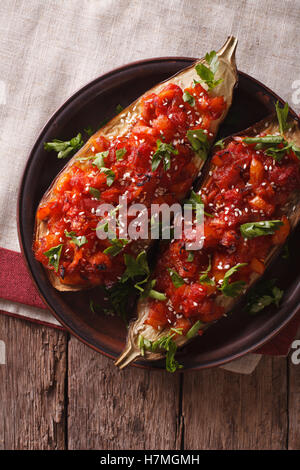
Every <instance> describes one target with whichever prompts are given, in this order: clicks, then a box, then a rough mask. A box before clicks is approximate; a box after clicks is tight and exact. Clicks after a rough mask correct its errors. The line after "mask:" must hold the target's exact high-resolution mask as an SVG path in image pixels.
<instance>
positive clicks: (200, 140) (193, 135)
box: [186, 129, 209, 161]
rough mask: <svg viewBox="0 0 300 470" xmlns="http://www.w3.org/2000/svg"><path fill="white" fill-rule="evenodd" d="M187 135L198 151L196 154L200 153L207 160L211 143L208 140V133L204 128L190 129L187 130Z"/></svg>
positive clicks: (194, 148) (195, 150)
mask: <svg viewBox="0 0 300 470" xmlns="http://www.w3.org/2000/svg"><path fill="white" fill-rule="evenodd" d="M186 136H187V138H188V140H189V141H190V144H191V146H192V149H193V150H194V152H196V154H197V155H199V157H200V158H201V159H202V160H204V161H205V160H206V158H207V154H208V150H209V144H208V140H207V135H206V134H205V132H204V131H203V129H192V130H189V131H187V133H186Z"/></svg>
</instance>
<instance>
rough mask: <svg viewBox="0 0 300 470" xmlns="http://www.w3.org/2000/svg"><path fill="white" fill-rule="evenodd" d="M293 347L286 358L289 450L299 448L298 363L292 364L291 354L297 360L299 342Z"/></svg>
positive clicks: (299, 396)
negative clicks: (287, 371)
mask: <svg viewBox="0 0 300 470" xmlns="http://www.w3.org/2000/svg"><path fill="white" fill-rule="evenodd" d="M297 338H298V341H299V339H300V330H299V331H298V336H297ZM295 346H296V348H295V349H291V353H290V355H289V358H288V368H289V374H288V376H289V386H288V391H289V402H288V403H289V436H288V448H289V449H291V450H299V449H300V364H293V362H292V354H293V353H294V355H295V356H296V357H295V359H297V360H299V357H300V354H299V353H298V350H299V342H298V343H297V344H296V345H295Z"/></svg>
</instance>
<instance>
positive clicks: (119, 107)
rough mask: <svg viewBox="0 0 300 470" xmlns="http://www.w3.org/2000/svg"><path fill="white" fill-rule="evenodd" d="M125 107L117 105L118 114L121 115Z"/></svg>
mask: <svg viewBox="0 0 300 470" xmlns="http://www.w3.org/2000/svg"><path fill="white" fill-rule="evenodd" d="M123 109H124V108H123V106H122V105H121V104H117V106H116V113H117V114H119V113H121V112H122V111H123Z"/></svg>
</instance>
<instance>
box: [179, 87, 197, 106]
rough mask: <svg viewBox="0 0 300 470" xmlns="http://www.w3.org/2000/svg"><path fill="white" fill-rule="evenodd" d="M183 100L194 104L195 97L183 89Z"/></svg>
mask: <svg viewBox="0 0 300 470" xmlns="http://www.w3.org/2000/svg"><path fill="white" fill-rule="evenodd" d="M182 98H183V101H185V102H186V103H189V104H190V105H191V106H195V102H196V101H195V98H194V97H193V95H191V94H190V93H189V92H188V91H185V92H184V93H183V97H182Z"/></svg>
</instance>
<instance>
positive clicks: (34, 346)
mask: <svg viewBox="0 0 300 470" xmlns="http://www.w3.org/2000/svg"><path fill="white" fill-rule="evenodd" d="M0 340H1V341H4V342H5V345H6V360H5V362H6V364H2V365H0V449H109V450H110V449H165V450H169V449H287V448H289V449H299V448H300V399H299V396H300V365H298V366H297V365H293V364H292V363H291V361H290V358H271V357H267V356H265V357H263V358H262V360H261V362H260V363H259V365H258V367H257V369H256V370H255V372H254V373H253V374H252V375H249V376H247V375H240V374H234V373H231V372H226V371H224V370H220V369H209V370H205V371H202V372H189V373H186V374H175V375H169V374H167V373H164V372H149V371H144V370H140V369H136V368H129V369H127V370H124V371H122V372H120V371H118V370H116V369H115V368H114V367H113V362H112V361H111V360H110V359H107V358H105V357H103V356H101V355H100V354H98V353H96V352H95V351H93V350H91V349H89V348H88V347H87V346H85V345H84V344H82V343H80V342H79V341H78V340H77V339H75V338H73V337H71V338H69V337H68V336H67V335H66V334H65V333H62V332H60V331H57V330H54V329H51V328H47V327H41V326H37V325H34V324H30V323H28V322H25V321H22V320H18V319H15V318H10V317H6V316H0Z"/></svg>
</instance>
